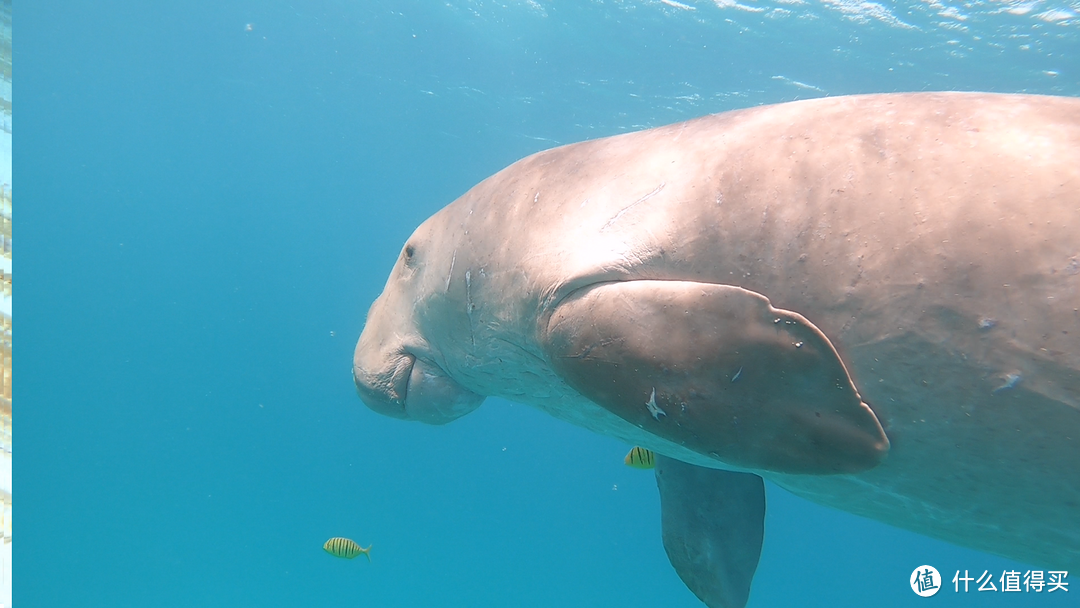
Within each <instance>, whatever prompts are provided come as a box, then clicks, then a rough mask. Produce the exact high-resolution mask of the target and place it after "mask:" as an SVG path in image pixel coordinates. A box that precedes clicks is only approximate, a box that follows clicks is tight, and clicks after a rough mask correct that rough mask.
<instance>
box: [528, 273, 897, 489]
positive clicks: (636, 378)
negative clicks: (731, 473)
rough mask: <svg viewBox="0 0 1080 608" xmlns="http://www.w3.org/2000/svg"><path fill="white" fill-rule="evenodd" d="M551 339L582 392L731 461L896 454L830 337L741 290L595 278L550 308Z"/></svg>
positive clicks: (808, 468)
mask: <svg viewBox="0 0 1080 608" xmlns="http://www.w3.org/2000/svg"><path fill="white" fill-rule="evenodd" d="M542 344H543V347H544V348H545V350H546V352H547V355H548V357H549V358H550V360H551V365H552V367H553V368H554V369H555V371H556V372H558V373H559V374H560V376H562V378H563V379H564V380H565V381H566V382H567V383H568V384H569V385H570V386H571V387H573V388H574V389H575V390H577V391H578V392H580V393H581V394H582V395H584V396H585V397H588V398H589V399H590V400H592V401H594V402H596V403H598V404H599V405H601V406H603V407H604V408H606V409H608V410H609V411H611V412H613V413H614V414H616V415H618V416H619V417H621V418H623V419H624V420H626V421H628V422H630V423H632V424H634V425H636V426H637V427H639V428H642V429H644V430H646V431H648V432H650V433H653V434H655V435H658V436H660V437H663V438H665V439H668V440H669V441H672V442H674V443H677V444H680V445H682V446H684V447H686V448H688V449H690V450H693V451H695V452H697V453H699V454H702V455H705V456H708V457H712V458H715V459H717V460H718V461H722V462H725V463H727V464H730V465H734V466H737V467H742V468H747V469H759V470H771V471H779V472H785V473H811V474H828V473H854V472H859V471H864V470H866V469H869V468H872V467H874V466H876V465H877V464H878V463H879V462H880V461H881V459H882V458H883V457H884V456H885V454H886V452H887V451H888V449H889V440H888V439H887V438H886V436H885V433H884V431H883V430H882V428H881V424H880V423H879V422H878V419H877V416H875V414H874V412H873V410H871V409H870V407H869V406H867V405H866V404H865V403H863V402H862V400H861V399H860V397H859V393H858V391H856V390H855V386H854V384H853V383H852V380H851V378H850V376H849V375H848V372H847V369H846V368H845V367H844V364H843V362H842V361H841V360H840V357H839V355H838V354H837V352H836V349H835V348H833V345H832V343H831V342H829V339H828V338H826V337H825V335H824V334H823V333H822V332H821V331H820V330H819V329H818V328H817V327H815V326H814V325H813V324H812V323H811V322H810V321H808V320H807V319H805V318H803V317H802V316H801V315H799V314H797V313H794V312H790V311H786V310H780V309H777V308H774V307H772V306H771V305H770V304H769V300H768V299H767V298H765V296H763V295H761V294H758V293H755V292H752V291H749V290H746V289H743V288H741V287H735V286H731V285H718V284H712V283H697V282H692V281H651V280H635V281H622V282H608V283H600V284H595V285H592V286H590V287H588V288H585V289H580V290H578V291H576V292H573V293H571V294H570V295H569V296H568V297H566V298H565V299H564V300H563V301H562V302H560V303H559V304H558V305H557V306H556V307H555V308H554V309H553V311H552V314H551V317H550V319H549V320H548V322H547V327H546V331H544V332H542Z"/></svg>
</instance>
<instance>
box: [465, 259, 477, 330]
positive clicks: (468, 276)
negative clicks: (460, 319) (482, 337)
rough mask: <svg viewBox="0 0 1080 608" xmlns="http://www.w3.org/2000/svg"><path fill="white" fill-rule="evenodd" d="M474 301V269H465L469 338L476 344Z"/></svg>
mask: <svg viewBox="0 0 1080 608" xmlns="http://www.w3.org/2000/svg"><path fill="white" fill-rule="evenodd" d="M472 313H473V302H472V271H471V270H466V271H465V314H466V315H468V317H469V338H470V340H471V341H472V343H473V344H474V345H475V344H476V336H474V335H473V318H472Z"/></svg>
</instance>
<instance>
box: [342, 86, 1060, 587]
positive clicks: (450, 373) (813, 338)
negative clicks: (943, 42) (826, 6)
mask: <svg viewBox="0 0 1080 608" xmlns="http://www.w3.org/2000/svg"><path fill="white" fill-rule="evenodd" d="M638 281H651V283H650V284H648V285H653V286H658V287H656V289H654V288H653V287H651V286H649V287H647V288H646V284H645V283H640V284H638V286H637V287H635V286H634V285H633V284H634V283H635V282H638ZM697 293H700V294H701V297H700V299H695V295H694V294H697ZM733 306H734V307H735V308H737V309H738V311H736V312H732V310H733V309H732V307H733ZM1078 309H1080V100H1076V99H1069V98H1052V97H1040V96H1006V95H991V94H978V93H927V94H894V95H869V96H856V97H840V98H826V99H817V100H810V101H801V102H795V103H789V104H783V105H777V106H767V107H759V108H753V109H748V110H741V111H735V112H728V113H724V114H719V115H715V116H707V117H704V118H699V119H696V120H691V121H688V122H685V123H680V124H675V125H670V126H666V127H660V128H657V129H651V130H648V131H642V132H638V133H630V134H626V135H620V136H616V137H611V138H607V139H601V140H596V141H589V142H583V143H579V144H573V145H569V146H564V147H561V148H556V149H553V150H548V151H545V152H541V153H538V154H535V155H533V156H530V157H528V158H526V159H523V160H521V161H519V162H517V163H515V164H513V165H511V166H510V167H508V168H507V169H505V170H503V171H501V172H499V173H497V174H495V175H494V176H492V177H490V178H488V179H487V180H485V181H483V182H481V183H480V184H479V185H477V186H476V187H474V188H473V189H472V190H470V191H469V192H467V193H466V194H465V195H464V196H462V197H461V198H460V199H458V200H457V201H455V202H454V203H452V204H450V205H448V206H447V207H446V208H444V209H442V210H441V211H439V212H438V213H436V214H435V215H434V216H432V217H431V218H430V219H429V220H427V221H426V222H424V224H422V225H421V226H420V227H419V228H418V229H417V230H416V232H415V233H414V234H413V236H412V237H411V238H410V239H409V241H408V243H407V245H406V247H405V248H404V250H403V252H402V255H401V257H400V258H399V260H398V261H397V264H396V265H395V267H394V269H393V272H392V273H391V275H390V279H389V281H388V283H387V285H386V289H385V290H384V292H383V293H382V295H381V296H380V297H379V299H378V300H377V301H376V302H375V303H374V304H373V305H372V307H371V309H370V311H369V313H368V318H367V324H366V326H365V328H364V332H363V334H362V335H361V337H360V342H359V344H358V345H357V349H356V354H355V359H354V377H355V380H356V384H357V388H358V390H359V392H360V395H361V397H362V398H363V400H364V401H365V402H366V403H367V404H368V405H369V406H370V407H371V408H372V409H374V410H376V411H378V412H381V413H384V414H387V415H390V416H395V417H398V418H407V419H413V420H420V421H423V422H428V423H434V424H441V423H445V422H448V421H450V420H453V419H454V418H457V417H459V416H461V415H464V414H466V413H468V412H469V411H472V410H473V409H475V408H476V407H477V406H479V405H480V402H481V401H482V400H483V398H484V397H485V396H489V395H496V396H500V397H504V398H507V399H511V400H514V401H518V402H522V403H527V404H531V405H534V406H536V407H539V408H541V409H543V410H544V411H547V412H549V413H551V414H552V415H554V416H557V417H559V418H562V419H564V420H567V421H570V422H572V423H575V424H578V425H581V426H584V427H586V428H589V429H592V430H594V431H597V432H599V433H604V434H607V435H610V436H614V437H618V438H620V439H622V440H624V441H626V442H627V443H628V444H636V445H641V446H644V447H647V448H649V449H652V450H654V451H656V452H658V453H659V454H662V455H666V456H668V457H670V458H673V459H677V460H681V461H683V462H686V463H690V464H693V465H697V466H701V467H709V468H726V469H731V470H735V471H743V472H751V473H756V474H760V475H762V476H764V477H765V478H767V479H769V480H771V481H774V482H776V483H777V484H779V485H781V486H782V487H784V488H787V489H789V490H791V491H792V492H794V493H796V494H798V495H800V496H803V497H806V498H809V499H810V500H813V501H815V502H818V503H821V504H826V505H830V506H834V507H837V508H840V509H843V510H845V511H849V512H852V513H856V514H859V515H864V516H867V517H871V518H873V519H877V520H880V521H883V522H887V523H890V524H893V525H897V526H900V527H903V528H907V529H909V530H914V531H916V532H920V533H923V534H927V535H929V536H933V537H936V538H940V539H944V540H947V541H951V542H954V543H957V544H960V545H964V546H968V547H972V548H976V549H980V550H984V551H989V552H992V553H996V554H1000V555H1003V556H1007V557H1010V558H1013V559H1017V560H1020V561H1023V562H1027V563H1030V564H1033V565H1036V566H1041V567H1045V568H1052V569H1067V570H1071V571H1076V570H1080V517H1078V516H1077V514H1078V513H1080V312H1078ZM710 315H711V316H710ZM772 316H775V323H776V327H777V331H778V332H779V331H780V330H782V329H784V328H785V327H789V328H790V331H792V332H795V333H792V334H790V335H789V334H783V333H770V332H771V331H772V330H771V329H769V324H770V319H771V317H772ZM703 318H707V319H712V320H711V321H707V322H701V323H699V325H700V326H695V325H693V323H692V322H691V321H685V322H684V320H693V319H703ZM781 319H783V320H781ZM741 326H744V327H746V328H747V331H746V333H745V334H742V333H740V332H739V331H738V330H737V328H738V327H741ZM785 331H787V330H785ZM702 332H704V333H702ZM800 332H801V333H800ZM799 336H805V338H804V337H799ZM804 341H805V343H806V346H804V347H803V346H801V345H802V343H803V342H804ZM796 343H798V344H799V345H800V346H796ZM732 344H734V345H735V346H731V345H732ZM650 345H652V347H654V348H655V352H657V353H662V354H661V355H657V356H652V358H651V359H650V356H651V355H650V352H652V351H650ZM797 348H798V349H799V350H796V349H797ZM806 353H809V354H806ZM800 357H803V358H800ZM744 359H745V361H746V362H749V363H745V362H743V361H744ZM772 362H779V363H776V367H775V368H774V367H770V366H771V365H773V363H772ZM695 365H696V367H695ZM706 376H708V377H706ZM774 380H775V382H773V381H774ZM822 387H827V388H822ZM766 389H767V390H766ZM650 390H655V391H656V396H655V405H656V408H655V409H654V408H652V407H650V405H647V404H649V402H650ZM739 391H741V392H739ZM834 391H835V392H834ZM586 395H589V396H591V397H592V398H589V397H587V396H586ZM657 410H662V412H663V413H660V412H658V411H657ZM879 424H880V426H878V425H879ZM698 429H705V431H703V432H701V433H698V432H697V430H698ZM882 431H883V433H884V434H882ZM886 436H887V439H886ZM717 438H721V439H717ZM662 489H663V488H662ZM703 495H707V492H703ZM665 531H666V527H665ZM665 542H666V538H665ZM670 554H671V550H670V548H669V555H670ZM755 565H756V557H755ZM679 568H680V566H679V565H678V564H676V569H677V570H678V569H679ZM683 574H684V573H683V572H680V575H683ZM751 574H752V569H751ZM686 578H687V577H686V576H684V580H685V579H686ZM701 596H702V594H701V593H699V597H701ZM703 599H704V598H703ZM715 605H722V604H715Z"/></svg>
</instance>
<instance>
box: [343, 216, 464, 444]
mask: <svg viewBox="0 0 1080 608" xmlns="http://www.w3.org/2000/svg"><path fill="white" fill-rule="evenodd" d="M429 224H430V220H429V222H427V223H425V224H424V225H421V226H420V228H418V229H417V230H416V232H415V233H414V234H413V236H412V237H411V238H410V239H409V241H408V242H407V243H406V245H405V247H404V248H402V250H401V254H400V255H399V256H398V259H397V262H396V263H395V265H394V270H393V271H392V272H391V273H390V278H389V280H388V281H387V284H386V288H385V289H384V290H383V293H382V294H381V295H380V296H379V298H378V299H376V300H375V302H374V303H373V304H372V305H371V308H370V309H369V310H368V314H367V321H366V323H365V324H364V331H363V332H362V333H361V335H360V341H359V342H358V343H357V345H356V351H355V353H354V354H353V381H354V382H355V383H356V390H357V392H358V393H359V394H360V399H361V400H363V402H364V403H365V404H367V406H368V407H370V408H371V409H373V410H375V411H376V412H378V413H380V414H385V415H387V416H393V417H395V418H403V419H406V420H418V421H420V422H426V423H428V424H445V423H447V422H450V421H452V420H455V419H457V418H460V417H461V416H464V415H465V414H468V413H469V412H471V411H473V410H475V409H476V408H477V407H479V406H480V403H482V402H483V400H484V397H483V396H482V395H477V394H476V393H474V392H472V391H470V390H468V389H466V388H465V387H463V386H461V385H460V384H458V383H457V382H456V381H455V380H453V379H452V378H451V377H450V376H449V375H448V374H447V373H446V372H445V371H444V368H443V366H441V365H440V361H445V356H444V354H443V353H441V352H439V351H438V350H437V348H436V347H435V346H434V345H433V344H432V343H431V342H430V340H429V339H428V337H427V336H426V335H425V333H424V332H423V330H422V328H421V325H422V323H421V321H422V319H421V317H425V316H426V311H427V310H428V307H427V306H426V303H427V300H428V294H429V292H430V290H429V287H430V285H429V283H430V282H431V280H432V279H433V277H431V276H428V275H429V274H430V273H427V272H425V266H424V264H423V260H422V259H421V258H422V257H423V250H424V249H426V245H427V242H426V241H427V240H428V239H427V238H426V235H427V234H428V233H429V232H430V231H429V228H428V227H429ZM429 320H430V319H429ZM436 322H437V321H436Z"/></svg>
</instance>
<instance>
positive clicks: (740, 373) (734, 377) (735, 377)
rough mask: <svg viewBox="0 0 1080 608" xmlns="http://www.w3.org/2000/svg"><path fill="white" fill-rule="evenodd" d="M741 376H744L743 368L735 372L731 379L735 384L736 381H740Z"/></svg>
mask: <svg viewBox="0 0 1080 608" xmlns="http://www.w3.org/2000/svg"><path fill="white" fill-rule="evenodd" d="M741 375H742V368H741V367H740V368H739V371H737V372H735V375H734V376H732V377H731V381H732V382H734V381H736V380H738V379H739V376H741Z"/></svg>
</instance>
